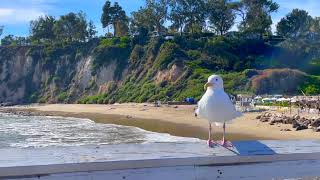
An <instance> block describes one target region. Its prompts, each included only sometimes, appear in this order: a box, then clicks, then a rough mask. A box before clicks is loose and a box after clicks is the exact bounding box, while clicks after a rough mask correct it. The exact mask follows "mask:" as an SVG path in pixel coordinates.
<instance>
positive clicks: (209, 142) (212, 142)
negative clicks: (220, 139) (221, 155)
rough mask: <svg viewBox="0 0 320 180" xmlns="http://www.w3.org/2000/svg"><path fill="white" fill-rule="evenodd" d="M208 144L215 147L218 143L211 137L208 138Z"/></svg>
mask: <svg viewBox="0 0 320 180" xmlns="http://www.w3.org/2000/svg"><path fill="white" fill-rule="evenodd" d="M207 145H208V146H209V147H211V148H213V147H215V146H216V145H217V143H216V142H214V141H213V140H211V139H208V140H207Z"/></svg>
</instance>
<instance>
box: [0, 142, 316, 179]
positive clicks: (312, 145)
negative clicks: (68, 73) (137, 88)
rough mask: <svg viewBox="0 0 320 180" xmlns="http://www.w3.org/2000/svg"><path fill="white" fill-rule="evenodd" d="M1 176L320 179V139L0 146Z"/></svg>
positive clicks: (37, 177)
mask: <svg viewBox="0 0 320 180" xmlns="http://www.w3.org/2000/svg"><path fill="white" fill-rule="evenodd" d="M0 154H1V158H0V179H20V178H21V179H62V180H63V179H98V180H99V179H129V180H142V179H148V180H149V179H152V180H153V179H155V180H158V179H159V180H160V179H161V180H163V179H165V180H171V179H172V180H176V179H187V180H195V179H239V178H241V179H261V180H262V179H281V178H282V179H284V178H302V177H320V141H240V142H234V148H230V149H226V148H223V147H221V146H217V147H215V148H208V147H207V146H206V144H205V142H197V143H154V144H125V145H106V146H81V147H54V148H52V147H51V148H39V149H30V148H27V149H0Z"/></svg>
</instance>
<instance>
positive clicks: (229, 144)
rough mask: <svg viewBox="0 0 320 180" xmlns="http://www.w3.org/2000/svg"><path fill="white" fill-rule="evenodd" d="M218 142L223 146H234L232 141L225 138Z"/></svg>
mask: <svg viewBox="0 0 320 180" xmlns="http://www.w3.org/2000/svg"><path fill="white" fill-rule="evenodd" d="M218 144H219V145H221V146H223V147H225V148H232V147H234V146H233V144H232V142H230V141H226V140H224V139H223V140H221V141H218Z"/></svg>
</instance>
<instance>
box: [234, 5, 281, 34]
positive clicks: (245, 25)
mask: <svg viewBox="0 0 320 180" xmlns="http://www.w3.org/2000/svg"><path fill="white" fill-rule="evenodd" d="M234 8H235V9H236V11H237V12H238V15H240V17H241V18H242V22H241V23H240V25H239V30H240V31H241V32H244V33H248V34H258V35H260V37H262V35H263V34H264V33H270V32H271V24H272V19H271V13H273V12H276V11H277V10H278V9H279V5H278V4H277V3H276V2H273V1H272V0H241V1H240V2H238V3H235V7H234Z"/></svg>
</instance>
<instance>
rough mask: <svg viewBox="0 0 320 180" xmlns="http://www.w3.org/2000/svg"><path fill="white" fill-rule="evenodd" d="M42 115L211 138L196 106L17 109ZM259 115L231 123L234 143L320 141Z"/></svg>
mask: <svg viewBox="0 0 320 180" xmlns="http://www.w3.org/2000/svg"><path fill="white" fill-rule="evenodd" d="M15 109H19V110H22V111H30V112H34V113H36V114H38V115H51V116H65V117H79V118H88V119H91V120H93V121H95V122H97V123H111V124H118V125H126V126H135V127H139V128H142V129H145V130H148V131H154V132H160V133H169V134H171V135H175V136H183V137H196V138H201V139H207V138H208V137H207V136H208V135H207V134H208V130H207V129H208V122H207V121H206V120H204V119H199V118H196V117H194V113H193V112H194V106H176V107H175V106H162V107H153V105H151V104H116V105H79V104H51V105H31V106H19V107H15ZM258 114H259V113H245V114H244V116H242V117H240V118H238V119H236V120H234V121H233V122H232V123H231V124H227V138H228V139H230V140H257V139H259V140H266V139H271V140H272V139H277V140H290V139H292V140H293V139H320V133H316V132H313V131H312V130H310V129H308V130H303V131H289V132H286V131H280V130H281V129H284V128H289V129H292V128H291V126H290V125H276V126H270V125H269V124H267V123H262V122H259V121H258V120H256V119H255V118H256V116H257V115H258ZM213 132H214V139H219V138H221V135H222V128H221V127H217V126H214V127H213Z"/></svg>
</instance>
